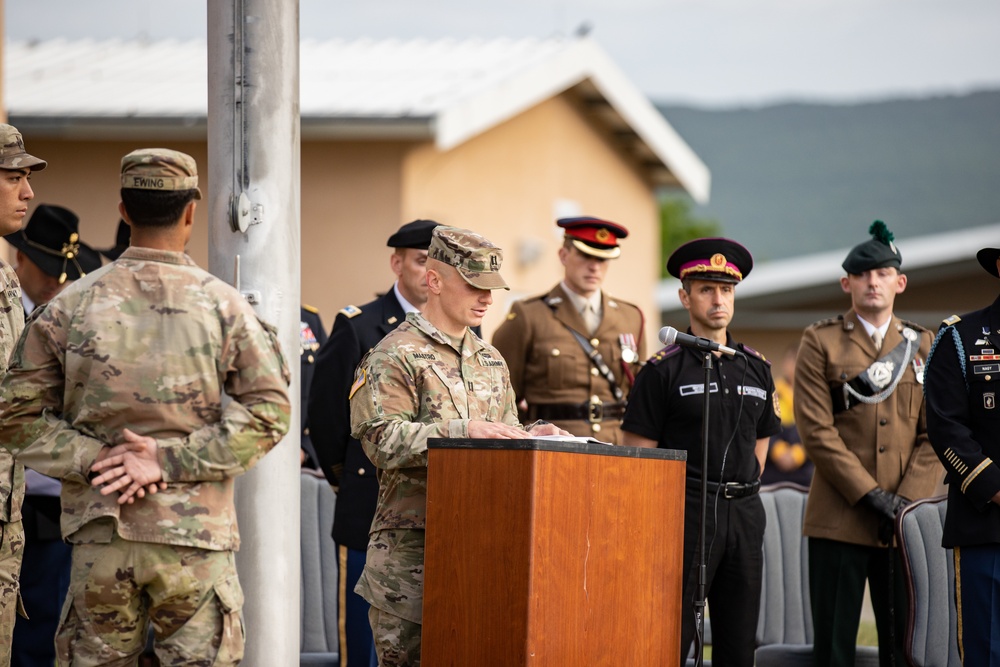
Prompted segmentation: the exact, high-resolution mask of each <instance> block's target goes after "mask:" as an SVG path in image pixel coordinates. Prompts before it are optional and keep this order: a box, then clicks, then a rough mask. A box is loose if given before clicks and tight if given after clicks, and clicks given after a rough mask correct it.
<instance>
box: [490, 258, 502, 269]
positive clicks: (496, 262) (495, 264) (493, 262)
mask: <svg viewBox="0 0 1000 667" xmlns="http://www.w3.org/2000/svg"><path fill="white" fill-rule="evenodd" d="M499 270H500V258H499V257H497V256H496V255H490V271H499Z"/></svg>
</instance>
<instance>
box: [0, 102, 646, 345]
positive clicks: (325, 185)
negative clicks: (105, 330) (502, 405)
mask: <svg viewBox="0 0 1000 667" xmlns="http://www.w3.org/2000/svg"><path fill="white" fill-rule="evenodd" d="M25 143H26V146H27V148H28V150H29V151H30V152H31V153H32V154H34V155H38V156H39V157H42V158H43V159H45V160H48V161H49V167H48V168H47V169H46V170H44V171H43V172H40V173H38V174H36V175H35V176H33V178H32V186H33V187H34V189H35V192H36V198H35V200H34V202H32V205H31V206H32V210H33V208H34V206H36V205H37V204H39V203H48V204H58V205H61V206H66V207H67V208H70V209H72V210H73V211H75V212H76V213H77V214H78V215H79V216H80V220H81V224H80V234H81V237H82V238H83V240H84V241H85V242H87V243H89V244H90V245H92V246H94V247H95V248H106V247H110V246H111V245H112V244H113V242H114V235H115V229H116V227H117V224H118V220H119V216H118V210H117V206H118V200H119V196H118V190H119V181H118V173H119V164H120V160H121V157H122V155H124V154H126V153H128V152H129V151H132V150H134V149H136V148H139V147H142V146H151V145H162V146H166V147H169V148H173V149H176V150H180V151H184V152H186V153H190V154H191V155H193V156H194V157H195V159H196V160H197V161H198V164H199V167H200V171H201V172H202V175H201V176H200V184H201V189H202V192H203V193H204V194H205V195H206V196H207V195H208V192H209V191H210V188H211V184H210V183H209V182H208V180H207V178H206V176H205V171H206V166H207V154H206V150H207V148H206V144H205V142H203V141H187V142H183V141H162V140H158V139H156V138H149V139H140V140H129V141H71V140H62V139H36V138H33V137H31V136H30V134H29V135H28V136H26V137H25ZM301 159H302V165H301V167H302V169H301V173H302V207H301V210H302V235H301V237H302V273H301V277H302V300H303V301H304V302H305V303H309V304H311V305H313V306H316V307H317V308H319V310H320V313H321V315H322V317H323V320H324V323H325V324H326V325H327V327H329V326H330V325H331V324H332V323H333V319H334V317H335V316H336V313H337V311H338V310H339V309H341V308H343V307H344V306H345V305H347V304H352V303H353V304H362V303H366V302H367V301H370V300H371V299H372V298H374V296H375V295H376V293H381V292H383V291H384V290H386V289H387V288H389V287H390V286H391V284H392V280H393V275H392V273H391V271H390V269H389V255H390V252H391V251H390V250H389V249H388V248H387V247H386V245H385V241H386V239H387V238H388V237H389V236H390V235H391V234H392V233H393V232H394V231H395V230H396V229H397V228H398V227H399V226H400V225H401V224H403V223H404V222H407V221H409V220H412V219H414V218H433V219H435V220H438V221H439V222H442V223H444V224H452V225H457V226H462V227H468V228H471V229H474V230H477V231H479V232H481V233H483V234H484V235H486V236H487V237H489V238H490V239H492V240H493V241H494V242H496V243H497V244H498V245H500V246H501V247H503V248H504V250H505V261H504V270H503V273H504V276H505V277H506V278H507V280H508V282H509V283H510V284H511V286H512V288H513V289H512V291H511V292H510V293H507V292H503V293H500V292H497V293H495V296H496V301H495V303H494V306H493V308H492V309H491V312H490V315H489V316H488V318H487V321H486V322H485V323H484V333H485V335H486V336H487V338H489V337H490V336H491V335H492V332H493V330H494V329H495V328H496V326H498V324H499V323H500V321H502V319H503V317H504V316H505V314H506V312H507V310H508V308H509V303H510V300H511V299H512V298H521V297H524V296H530V295H535V294H538V293H541V292H543V291H546V290H548V289H549V288H550V287H551V286H552V285H554V284H555V283H556V282H558V281H559V279H560V278H561V276H562V267H561V265H560V264H559V260H558V257H557V251H558V248H559V246H560V244H561V239H562V230H561V229H559V228H558V227H556V225H555V219H556V217H559V216H563V215H574V214H588V215H596V216H600V217H605V218H608V219H610V220H614V221H616V222H619V223H621V224H623V225H625V226H626V227H628V229H629V231H630V235H629V237H628V238H627V239H625V240H624V242H623V243H622V246H623V249H624V250H623V254H622V257H621V258H620V259H617V260H613V261H612V265H611V269H610V271H609V277H608V281H607V285H606V287H607V290H608V292H609V293H610V294H612V295H613V296H616V297H618V298H620V299H623V300H626V301H631V302H633V303H636V304H637V305H639V306H640V307H641V308H642V309H643V312H645V313H646V315H647V318H648V321H649V324H648V327H647V338H649V340H651V341H652V342H648V343H647V345H648V348H649V349H650V350H653V349H656V347H657V346H658V344H657V343H656V342H655V335H656V332H657V330H658V328H659V324H658V319H659V318H658V317H657V316H656V310H655V304H654V298H653V295H654V289H655V286H656V279H657V275H658V264H659V258H658V248H659V242H658V207H657V202H656V198H655V195H654V193H653V191H652V189H651V188H650V187H649V186H648V184H647V183H646V182H645V180H644V179H643V176H642V175H641V173H640V172H639V171H637V170H636V169H635V168H634V167H633V166H632V164H631V163H630V162H629V161H628V160H627V159H626V158H625V157H623V156H622V154H621V153H619V151H618V150H617V149H616V147H615V146H614V145H613V144H612V143H611V142H610V141H609V140H608V139H607V138H606V137H605V136H603V135H601V134H599V133H598V132H596V131H595V125H594V124H593V123H591V122H590V121H588V119H587V118H586V116H585V115H584V114H583V112H582V110H581V109H580V108H579V107H578V105H577V104H576V103H575V102H574V101H573V99H572V98H570V97H568V96H558V97H556V98H553V99H550V100H548V101H546V102H544V103H542V104H540V105H538V106H537V107H535V108H533V109H530V110H528V111H526V112H525V113H523V114H520V115H518V116H517V117H515V118H513V119H511V120H509V121H508V122H506V123H504V124H502V125H500V126H498V127H495V128H492V129H490V130H489V131H487V132H484V133H483V134H481V135H479V136H477V137H475V138H473V139H471V140H469V141H468V142H466V143H464V144H462V145H460V146H458V147H457V148H455V149H453V150H451V151H447V152H441V151H439V150H437V149H436V148H435V147H434V145H433V144H432V143H430V142H419V143H414V142H404V141H341V140H328V141H319V140H312V141H304V142H303V145H302V151H301ZM207 210H208V207H207V206H204V205H203V206H200V207H199V209H198V212H197V219H196V227H195V230H194V234H193V237H192V240H191V244H190V245H189V248H188V250H189V253H190V254H191V256H192V257H193V258H194V259H195V261H197V262H198V263H199V264H200V265H201V266H203V267H207V265H208V220H207V218H206V216H205V213H206V211H207ZM219 224H228V221H219ZM3 245H5V246H6V245H7V244H3ZM650 337H651V338H650Z"/></svg>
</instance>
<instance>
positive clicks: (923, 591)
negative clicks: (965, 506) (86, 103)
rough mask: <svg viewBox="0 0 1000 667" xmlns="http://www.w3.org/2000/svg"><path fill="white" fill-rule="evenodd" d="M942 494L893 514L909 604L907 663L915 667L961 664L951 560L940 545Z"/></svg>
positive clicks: (945, 508)
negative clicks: (894, 515) (895, 514)
mask: <svg viewBox="0 0 1000 667" xmlns="http://www.w3.org/2000/svg"><path fill="white" fill-rule="evenodd" d="M947 511H948V499H947V497H946V496H939V497H937V498H928V499H926V500H919V501H917V502H915V503H913V504H911V505H908V506H907V507H905V508H903V510H902V511H901V512H900V513H899V514H898V515H897V516H896V535H897V538H898V541H899V549H900V556H901V557H902V561H903V574H904V576H905V579H906V594H907V600H908V602H909V604H908V605H907V622H906V659H907V661H908V662H909V664H910V665H913V666H914V667H950V666H952V665H954V666H955V667H958V666H959V665H961V664H962V663H961V660H960V659H959V656H958V612H957V609H956V606H955V559H954V556H953V551H952V550H951V549H945V548H944V547H942V546H941V536H942V534H943V533H944V517H945V514H946V513H947Z"/></svg>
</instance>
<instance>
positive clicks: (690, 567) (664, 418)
mask: <svg viewBox="0 0 1000 667" xmlns="http://www.w3.org/2000/svg"><path fill="white" fill-rule="evenodd" d="M752 266H753V260H752V258H751V256H750V253H749V252H747V251H746V249H745V248H743V247H742V246H741V245H739V244H737V243H735V242H734V241H730V240H728V239H699V240H697V241H692V242H690V243H688V244H685V245H683V246H681V247H680V248H678V249H677V250H676V251H675V252H674V253H673V255H671V258H670V260H669V261H668V263H667V268H668V271H669V272H670V273H671V275H673V276H675V277H677V278H682V279H683V278H690V279H693V280H707V281H717V282H727V283H733V284H735V283H737V282H739V281H740V280H742V278H743V277H745V276H746V275H747V274H748V273H750V269H751V268H752ZM726 345H727V346H729V347H732V348H735V349H737V350H740V351H741V352H742V353H743V355H744V357H742V358H741V357H733V358H728V357H720V358H716V359H714V360H713V368H712V371H711V385H710V389H709V415H710V420H709V442H708V471H707V480H708V485H707V492H708V493H707V503H708V505H707V510H708V511H707V512H706V517H707V521H706V545H708V546H707V558H706V566H707V567H706V577H707V578H706V589H705V590H706V597H707V599H708V602H709V605H710V607H711V616H712V640H713V646H712V659H713V661H714V662H716V664H723V665H747V666H749V665H752V664H753V660H754V646H755V634H756V630H757V616H758V610H759V606H760V589H761V573H762V567H763V556H762V551H761V548H762V545H763V539H764V525H765V517H764V507H763V505H762V503H761V501H760V497H759V496H758V495H757V491H758V489H759V488H760V481H759V477H760V474H761V470H760V461H759V460H758V458H757V455H756V446H757V441H758V440H760V439H763V438H768V437H770V436H772V435H774V434H776V433H777V432H778V431H779V429H780V427H781V420H780V418H779V415H778V412H777V409H776V407H775V402H774V381H773V379H772V376H771V368H770V363H769V362H768V361H767V360H765V359H764V358H763V357H762V356H761V355H760V354H759V353H758V352H756V351H754V350H753V349H751V348H749V347H747V346H746V345H743V344H741V343H736V342H735V341H733V339H732V337H731V336H730V335H729V333H728V332H727V336H726ZM703 363H704V353H703V352H699V351H696V350H692V349H688V348H682V347H679V346H677V345H669V346H667V347H665V348H663V349H662V350H660V351H659V352H657V353H656V354H655V355H654V356H653V357H652V358H651V359H650V360H649V361H648V362H647V364H646V365H645V366H644V367H643V369H642V370H641V371H640V372H639V374H638V376H637V377H636V381H635V386H634V387H633V389H632V394H631V397H630V399H629V404H628V408H627V409H626V411H625V419H624V422H623V424H622V429H623V430H624V431H627V432H629V433H635V434H636V435H639V436H641V437H643V438H648V439H650V440H654V441H656V442H657V445H658V446H659V447H662V448H669V449H678V450H684V451H686V452H687V453H688V459H687V483H686V497H685V506H684V573H685V576H684V587H683V595H682V598H681V604H682V616H681V647H682V648H681V652H682V655H681V657H680V660H681V661H680V664H682V665H683V664H684V659H685V657H686V655H687V653H688V650H689V648H690V646H691V642H692V640H693V638H694V634H695V617H694V613H693V612H692V611H691V610H692V607H693V604H694V598H695V594H696V586H697V574H698V568H697V562H696V560H695V559H696V558H697V550H698V532H699V527H700V520H699V519H700V508H701V473H702V469H701V466H702V417H703V401H704V379H705V370H704V367H703Z"/></svg>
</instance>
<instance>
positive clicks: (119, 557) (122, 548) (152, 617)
mask: <svg viewBox="0 0 1000 667" xmlns="http://www.w3.org/2000/svg"><path fill="white" fill-rule="evenodd" d="M242 608H243V591H242V589H241V588H240V583H239V580H238V579H237V577H236V564H235V560H234V557H233V552H231V551H209V550H207V549H198V548H194V547H180V546H172V545H167V544H151V543H148V542H129V541H127V540H123V539H121V538H119V537H118V536H117V535H115V536H114V538H112V541H111V543H110V544H76V545H74V546H73V567H72V572H71V574H70V585H69V594H68V595H67V597H66V604H65V605H64V606H63V610H62V619H61V620H60V622H59V630H58V631H57V632H56V650H57V653H58V664H59V665H60V666H61V667H89V666H91V665H95V666H96V665H120V666H123V667H124V666H125V665H135V664H136V661H137V659H138V656H139V654H140V653H141V652H142V649H143V647H144V646H145V645H146V636H147V633H148V628H149V624H150V623H152V626H153V634H154V644H153V646H154V649H155V651H156V656H157V658H159V661H160V664H161V665H163V667H167V666H168V665H170V666H176V665H185V666H191V667H195V666H197V667H209V666H210V665H236V664H239V661H240V659H241V658H242V657H243V622H242V618H241V610H242Z"/></svg>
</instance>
